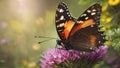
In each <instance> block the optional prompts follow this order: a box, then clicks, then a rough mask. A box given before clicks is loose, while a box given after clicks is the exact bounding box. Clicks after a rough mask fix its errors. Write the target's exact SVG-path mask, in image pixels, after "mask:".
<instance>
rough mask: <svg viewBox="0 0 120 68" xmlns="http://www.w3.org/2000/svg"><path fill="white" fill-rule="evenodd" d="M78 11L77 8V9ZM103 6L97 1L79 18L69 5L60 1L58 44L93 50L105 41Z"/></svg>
mask: <svg viewBox="0 0 120 68" xmlns="http://www.w3.org/2000/svg"><path fill="white" fill-rule="evenodd" d="M75 10H76V11H77V9H75ZM100 14H101V6H100V5H99V4H98V3H96V4H94V5H92V6H90V7H89V8H88V9H87V10H86V11H85V12H83V13H82V14H81V15H80V17H79V18H78V19H75V18H74V17H72V16H71V14H70V12H69V10H68V7H67V5H66V4H65V3H64V2H60V3H59V5H58V7H57V9H56V17H55V24H56V30H57V33H58V36H59V38H60V40H57V44H58V45H62V46H64V47H65V48H66V49H67V50H68V49H75V50H81V51H93V50H95V49H96V48H98V47H99V46H101V45H103V44H104V42H105V35H104V31H101V30H100V27H99V25H100Z"/></svg>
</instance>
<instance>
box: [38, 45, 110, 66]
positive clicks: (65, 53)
mask: <svg viewBox="0 0 120 68" xmlns="http://www.w3.org/2000/svg"><path fill="white" fill-rule="evenodd" d="M107 49H108V47H107V46H100V47H99V48H98V49H96V50H95V51H93V52H85V51H84V52H83V51H77V50H65V49H63V48H62V49H61V48H51V49H49V50H48V51H47V52H45V53H44V54H43V55H42V59H41V60H40V61H41V67H42V68H92V67H93V66H94V65H95V64H96V63H98V62H99V61H101V60H103V58H104V57H105V55H106V53H107Z"/></svg>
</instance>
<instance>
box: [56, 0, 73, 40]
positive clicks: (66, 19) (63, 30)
mask: <svg viewBox="0 0 120 68" xmlns="http://www.w3.org/2000/svg"><path fill="white" fill-rule="evenodd" d="M55 22H56V23H55V24H56V30H57V32H58V35H59V37H60V39H61V40H62V41H67V40H68V38H69V34H70V32H71V29H72V28H73V26H74V24H75V19H74V18H73V17H72V16H71V14H70V12H69V10H68V8H67V5H66V4H65V3H63V2H61V3H60V4H59V5H58V8H57V10H56V17H55Z"/></svg>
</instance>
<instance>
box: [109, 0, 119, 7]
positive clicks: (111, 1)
mask: <svg viewBox="0 0 120 68" xmlns="http://www.w3.org/2000/svg"><path fill="white" fill-rule="evenodd" d="M108 3H109V5H111V6H115V5H118V4H119V3H120V0H109V1H108Z"/></svg>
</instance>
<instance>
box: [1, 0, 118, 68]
mask: <svg viewBox="0 0 120 68" xmlns="http://www.w3.org/2000/svg"><path fill="white" fill-rule="evenodd" d="M61 1H63V2H65V3H67V4H68V7H69V10H70V12H71V14H72V15H73V16H74V17H76V18H78V17H79V16H80V14H81V13H82V12H84V11H85V10H86V9H87V8H88V7H89V6H91V5H93V4H94V3H96V2H99V3H100V5H101V6H102V7H103V8H102V15H101V25H100V26H101V30H104V31H105V34H106V39H108V41H107V42H106V43H105V45H107V46H109V47H110V48H109V52H108V55H107V56H106V58H105V60H104V61H102V62H101V63H99V64H97V65H96V66H95V68H120V65H119V64H120V53H119V52H120V0H0V68H40V65H39V64H40V63H39V60H40V56H41V54H42V53H43V52H44V51H45V50H46V49H48V48H51V47H55V46H56V39H52V40H50V41H46V42H44V43H41V44H38V42H40V41H44V40H47V39H48V38H38V36H46V37H53V38H58V35H57V32H56V29H55V20H54V19H55V11H56V8H57V6H58V4H59V2H61Z"/></svg>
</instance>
